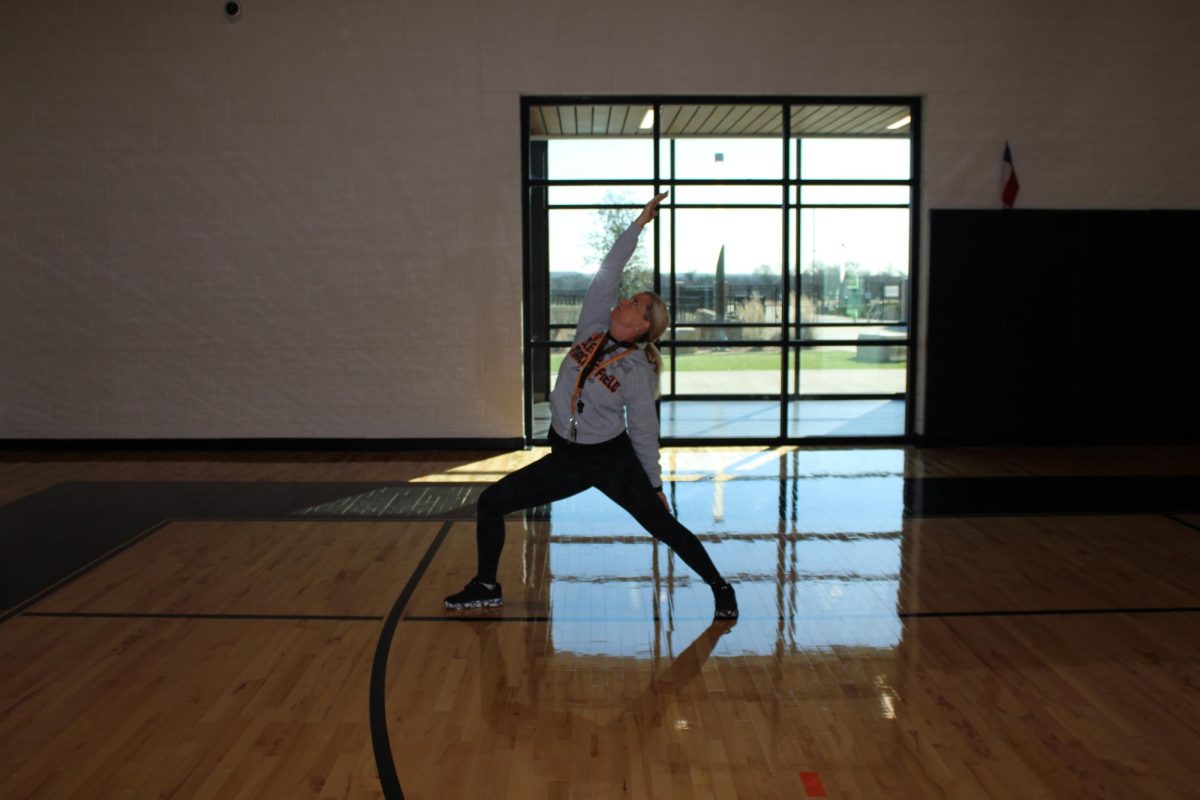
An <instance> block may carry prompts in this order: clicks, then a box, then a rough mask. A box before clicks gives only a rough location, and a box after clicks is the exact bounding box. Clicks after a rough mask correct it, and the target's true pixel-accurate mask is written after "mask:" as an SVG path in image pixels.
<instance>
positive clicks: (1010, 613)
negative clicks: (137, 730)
mask: <svg viewBox="0 0 1200 800" xmlns="http://www.w3.org/2000/svg"><path fill="white" fill-rule="evenodd" d="M1195 613H1200V606H1174V607H1164V608H1037V609H1008V610H1004V609H1000V610H990V611H900V612H896V613H884V612H880V613H878V614H794V615H791V616H768V615H762V616H758V615H752V614H742V615H741V616H740V617H738V621H739V622H752V621H763V620H771V621H774V622H804V621H805V620H829V619H841V620H855V619H890V618H892V617H899V618H900V619H933V618H936V619H944V618H954V617H1050V616H1073V615H1079V614H1195ZM701 618H702V617H700V616H695V617H692V616H680V615H678V614H676V615H674V616H673V617H672V619H674V620H675V621H676V622H678V621H681V620H690V619H701ZM704 618H705V619H706V618H707V617H704ZM556 619H557V620H558V621H559V622H662V621H664V620H663V618H662V617H648V618H643V617H576V616H570V617H553V616H543V617H501V616H494V617H493V616H487V615H481V614H474V615H456V616H451V615H446V616H443V617H434V616H415V615H414V616H411V617H404V618H403V619H401V622H552V621H554V620H556Z"/></svg>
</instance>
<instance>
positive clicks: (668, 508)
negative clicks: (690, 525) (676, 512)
mask: <svg viewBox="0 0 1200 800" xmlns="http://www.w3.org/2000/svg"><path fill="white" fill-rule="evenodd" d="M658 499H659V500H662V501H663V505H664V506H666V507H667V511H670V510H671V504H670V503H668V502H667V496H666V495H665V494H663V493H662V492H659V493H658Z"/></svg>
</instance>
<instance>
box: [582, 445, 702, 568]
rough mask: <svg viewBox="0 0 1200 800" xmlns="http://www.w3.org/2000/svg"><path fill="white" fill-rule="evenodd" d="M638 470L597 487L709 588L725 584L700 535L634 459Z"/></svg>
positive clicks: (614, 475) (615, 473)
mask: <svg viewBox="0 0 1200 800" xmlns="http://www.w3.org/2000/svg"><path fill="white" fill-rule="evenodd" d="M633 463H634V465H635V466H636V467H637V469H636V471H634V470H631V469H620V470H614V471H612V472H611V473H609V475H607V476H605V478H604V479H603V480H601V481H599V482H598V483H597V488H599V489H600V491H602V492H604V493H605V494H606V495H608V496H609V497H610V498H612V499H613V501H615V502H616V503H617V505H619V506H621V508H623V509H625V510H626V511H628V512H629V513H630V514H632V515H633V518H634V519H635V520H637V522H638V524H639V525H641V526H642V527H643V528H645V529H646V530H647V531H649V532H650V535H651V536H653V537H654V538H655V539H658V540H659V541H660V542H662V543H663V544H665V545H666V546H667V547H670V548H671V549H672V550H674V551H675V552H676V554H678V556H679V557H680V558H681V559H683V563H685V564H687V565H688V566H689V567H691V568H692V570H693V571H694V572H695V573H696V574H697V575H699V576H700V577H701V578H702V579H703V580H704V582H705V583H707V584H709V585H713V584H718V583H723V582H724V581H723V579H722V578H721V573H720V572H718V571H717V568H716V565H714V564H713V562H712V559H711V558H709V556H708V551H707V550H705V549H704V545H703V544H702V543H701V541H700V540H699V539H697V538H696V534H694V533H692V532H691V531H689V530H688V529H687V528H685V527H684V526H683V525H682V524H681V523H680V522H679V520H677V519H675V517H673V516H672V515H671V512H670V511H668V510H667V507H666V506H664V505H663V503H662V500H660V499H659V498H658V494H657V493H656V492H655V491H654V490H653V489H651V487H650V483H649V480H648V479H647V478H646V473H645V472H643V471H642V469H641V465H640V464H638V463H637V461H636V460H634V462H633Z"/></svg>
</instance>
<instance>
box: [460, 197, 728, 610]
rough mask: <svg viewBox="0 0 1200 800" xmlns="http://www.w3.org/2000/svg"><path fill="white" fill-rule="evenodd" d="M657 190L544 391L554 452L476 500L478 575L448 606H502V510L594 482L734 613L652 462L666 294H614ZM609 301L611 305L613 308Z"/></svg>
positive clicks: (594, 289)
mask: <svg viewBox="0 0 1200 800" xmlns="http://www.w3.org/2000/svg"><path fill="white" fill-rule="evenodd" d="M666 196H667V195H666V194H665V193H663V194H657V195H655V196H654V199H653V200H651V201H650V202H649V203H647V204H646V206H645V208H643V209H642V213H641V214H640V215H638V218H637V219H636V220H635V221H634V223H633V224H632V225H630V226H629V229H628V230H626V231H625V232H624V233H623V234H621V236H620V237H619V238H618V239H617V241H616V244H614V245H613V248H612V251H611V252H609V254H608V255H607V256H606V257H605V259H604V262H603V263H602V264H601V265H600V270H599V271H598V272H597V273H596V277H595V278H593V279H592V285H591V286H590V287H589V288H588V292H587V296H586V297H584V300H583V308H582V310H581V311H580V314H579V325H578V326H577V327H576V329H575V339H574V344H573V345H572V347H571V350H570V352H569V353H568V354H567V357H566V358H564V359H563V362H562V366H561V367H559V370H558V382H557V383H556V384H555V387H554V391H553V392H551V393H550V448H551V451H550V455H548V456H546V457H545V458H542V459H540V460H539V461H536V462H535V463H533V464H530V465H529V466H527V467H525V468H523V469H520V470H517V471H516V472H514V473H512V474H511V475H508V476H507V477H505V478H503V479H502V480H500V481H498V482H497V483H496V484H494V485H493V486H491V487H489V488H488V489H487V490H485V491H484V492H483V494H482V495H480V497H479V506H478V510H477V519H478V523H477V527H476V531H475V543H476V546H477V548H478V572H477V573H476V575H475V577H474V578H472V579H471V582H470V583H468V584H467V585H466V586H465V587H464V588H463V590H462V591H461V592H458V593H457V594H452V595H450V596H449V597H447V598H446V608H449V609H456V610H457V609H464V608H495V607H498V606H502V605H504V597H503V594H502V592H501V588H500V584H499V582H497V580H496V567H497V565H498V564H499V562H500V551H501V549H503V547H504V515H505V514H507V513H509V512H511V511H516V510H518V509H522V508H531V507H533V506H539V505H543V504H545V503H549V502H551V501H554V500H561V499H562V498H564V497H570V496H571V495H573V494H577V493H579V492H582V491H583V490H585V489H588V488H591V487H593V486H594V487H596V488H597V489H599V490H600V491H602V492H604V494H606V495H608V496H609V497H610V498H612V499H613V500H614V501H616V503H617V504H618V505H620V506H621V507H622V508H624V509H625V510H626V511H628V512H629V513H630V514H632V515H633V518H634V519H636V520H637V521H638V523H639V524H640V525H641V526H642V527H644V528H645V529H646V530H648V531H649V532H650V534H651V535H652V536H654V538H656V539H658V540H659V541H661V542H664V543H665V544H666V545H667V546H668V547H670V548H671V549H672V550H674V551H675V553H676V554H677V555H678V556H679V557H680V558H681V559H683V562H684V563H685V564H687V565H688V566H689V567H691V568H692V570H693V571H695V572H696V573H697V574H698V575H699V576H700V577H701V578H702V579H704V582H705V583H707V584H708V585H709V586H710V587H712V590H713V600H714V604H715V607H716V608H715V612H714V617H715V618H717V619H736V618H737V615H738V610H737V597H736V595H735V594H734V591H733V587H732V586H730V585H729V583H728V582H727V581H726V580H725V579H724V578H722V577H721V574H720V573H719V572H717V568H716V567H715V566H714V565H713V563H712V559H710V558H709V557H708V553H707V552H706V551H705V549H704V545H703V544H701V543H700V540H699V539H697V538H696V535H695V534H694V533H692V532H691V531H689V530H688V529H687V528H685V527H684V526H683V525H681V524H680V523H679V521H678V520H676V519H675V517H673V516H672V515H671V511H670V506H669V505H668V504H667V498H666V495H664V494H663V492H662V478H661V470H660V469H659V465H658V415H657V414H656V413H655V409H654V401H655V399H656V398H657V397H658V368H659V364H660V359H659V356H658V350H657V349H656V348H655V347H654V342H656V341H657V340H658V339H659V337H661V336H662V334H663V332H664V331H665V330H666V328H667V325H668V324H669V322H670V319H669V317H668V315H667V309H666V305H665V304H664V303H663V301H662V298H660V297H659V296H658V295H656V294H654V293H653V292H642V293H640V294H637V295H635V296H633V297H630V298H626V299H623V300H619V301H618V300H617V290H618V287H619V286H620V284H621V272H622V270H624V269H625V264H626V263H627V262H628V261H629V258H630V256H632V255H633V251H634V248H636V247H637V241H638V236H639V235H640V234H641V231H642V228H643V227H645V225H646V224H647V223H648V222H650V220H652V219H654V218H655V217H657V216H658V206H659V204H660V203H662V201H663V199H664V198H665V197H666ZM614 302H615V303H616V305H613V304H614Z"/></svg>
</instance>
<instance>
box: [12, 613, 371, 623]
mask: <svg viewBox="0 0 1200 800" xmlns="http://www.w3.org/2000/svg"><path fill="white" fill-rule="evenodd" d="M21 616H23V617H54V618H59V619H229V620H258V619H263V620H287V621H291V620H297V621H308V620H314V621H318V622H379V621H380V620H382V619H383V617H382V616H380V615H375V616H356V615H339V614H188V613H179V614H175V613H167V612H161V613H160V612H153V611H147V612H138V611H26V612H25V613H24V614H22V615H21Z"/></svg>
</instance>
